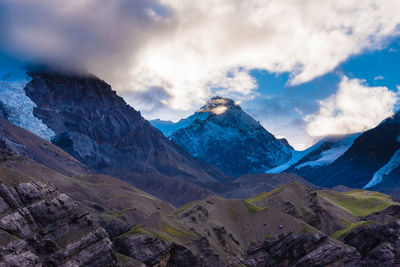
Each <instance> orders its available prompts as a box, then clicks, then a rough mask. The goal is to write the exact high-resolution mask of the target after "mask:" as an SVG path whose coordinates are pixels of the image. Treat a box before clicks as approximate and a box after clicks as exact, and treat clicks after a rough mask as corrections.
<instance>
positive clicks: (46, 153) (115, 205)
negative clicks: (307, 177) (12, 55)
mask: <svg viewBox="0 0 400 267" xmlns="http://www.w3.org/2000/svg"><path fill="white" fill-rule="evenodd" d="M0 122H1V124H0V128H1V131H0V140H1V142H0V143H1V148H0V181H1V183H0V235H1V236H2V239H1V241H0V252H1V254H0V255H2V257H0V264H2V265H5V266H10V265H11V266H15V265H16V264H17V262H16V261H17V258H16V256H18V264H22V265H29V264H31V265H33V264H35V263H36V264H39V263H43V264H45V265H46V264H47V265H51V264H53V265H56V266H62V265H63V264H73V265H74V266H98V265H105V266H116V264H119V265H120V266H154V265H162V266H188V265H192V266H243V265H246V266H269V265H270V266H276V265H279V266H293V265H297V266H324V265H329V264H330V265H334V266H358V265H362V264H364V265H371V264H383V265H384V264H388V263H395V261H396V259H397V258H398V253H397V251H398V249H400V248H398V242H396V240H397V239H398V238H399V237H400V231H399V230H398V229H400V226H399V225H398V224H397V223H396V221H397V220H398V219H400V209H399V208H398V207H399V203H397V202H395V201H393V200H392V199H391V198H390V197H388V196H386V195H384V194H380V193H375V192H369V191H364V190H356V191H349V192H344V193H340V192H336V191H332V190H314V189H312V188H310V187H308V186H305V185H303V184H301V183H289V184H284V185H281V186H280V187H278V188H275V189H272V187H273V186H271V189H272V190H271V191H269V192H262V193H260V194H258V195H256V196H253V197H250V198H247V199H240V198H236V199H224V198H221V197H217V196H215V195H210V196H208V197H206V198H205V199H203V200H197V201H194V202H191V203H188V204H186V205H185V206H182V207H180V208H174V207H173V206H171V205H169V204H168V203H166V202H164V201H162V200H160V199H157V198H156V197H154V196H151V195H149V194H147V193H145V192H143V191H141V190H139V189H137V188H135V187H133V186H131V185H129V184H128V183H126V182H124V181H121V180H119V179H117V178H114V177H110V176H106V175H101V174H91V173H89V171H90V169H89V168H87V167H86V166H85V165H82V164H81V163H79V162H78V161H77V160H76V159H74V158H73V157H72V156H71V155H69V154H68V153H65V152H63V151H62V150H61V149H60V148H58V147H56V146H55V145H53V144H51V143H50V142H48V141H46V140H44V139H41V138H40V137H37V136H35V135H33V134H32V133H30V132H28V131H26V130H24V129H22V128H19V127H17V126H15V125H12V124H11V123H9V122H8V121H5V120H0ZM50 155H53V156H54V158H53V159H52V160H50ZM38 161H40V162H41V163H42V164H40V163H39V162H38ZM251 176H252V175H246V176H243V177H241V178H239V179H238V181H237V183H238V184H239V185H240V186H245V185H246V184H247V181H254V179H252V177H251ZM258 176H259V177H258V179H259V180H258V181H257V183H260V187H264V186H265V187H266V186H267V184H266V183H264V182H263V181H265V180H264V179H266V178H268V179H269V181H270V183H271V184H276V183H279V182H285V181H290V180H291V179H293V177H294V176H295V175H294V174H275V175H274V174H259V175H258ZM297 179H298V181H300V182H301V178H300V177H298V178H297ZM234 182H236V181H234ZM232 183H233V182H232ZM220 184H221V185H224V184H223V183H220ZM228 184H229V183H226V185H227V186H228V187H229V186H230V185H228ZM249 186H250V187H252V186H256V183H253V184H251V183H250V185H249ZM55 188H57V189H55ZM240 190H241V188H240V187H239V188H235V189H233V190H232V191H231V192H236V191H240ZM257 190H259V189H257ZM228 191H229V190H228ZM245 191H246V192H247V190H245ZM104 230H106V232H105V231H104ZM369 251H371V253H369ZM371 255H373V256H371Z"/></svg>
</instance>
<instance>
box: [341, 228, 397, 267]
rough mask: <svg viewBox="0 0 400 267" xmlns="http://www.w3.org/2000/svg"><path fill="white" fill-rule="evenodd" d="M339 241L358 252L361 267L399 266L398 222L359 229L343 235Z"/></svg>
mask: <svg viewBox="0 0 400 267" xmlns="http://www.w3.org/2000/svg"><path fill="white" fill-rule="evenodd" d="M341 240H342V241H343V242H344V243H346V244H348V245H350V246H352V247H355V248H356V249H357V250H358V252H359V253H360V255H361V259H362V261H363V264H364V265H363V266H374V265H375V266H398V265H399V264H400V241H399V240H400V221H395V222H391V223H389V224H387V225H372V226H365V227H359V228H356V229H354V230H352V231H350V232H349V233H347V234H346V235H344V236H343V237H342V238H341Z"/></svg>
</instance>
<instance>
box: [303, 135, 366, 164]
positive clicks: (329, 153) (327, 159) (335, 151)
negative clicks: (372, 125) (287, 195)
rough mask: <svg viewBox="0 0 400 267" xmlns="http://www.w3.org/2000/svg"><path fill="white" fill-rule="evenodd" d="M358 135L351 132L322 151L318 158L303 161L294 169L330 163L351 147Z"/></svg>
mask: <svg viewBox="0 0 400 267" xmlns="http://www.w3.org/2000/svg"><path fill="white" fill-rule="evenodd" d="M359 136H360V134H353V135H350V136H349V137H347V138H344V139H343V140H341V141H339V142H338V143H336V144H335V145H334V146H333V147H331V148H330V149H328V150H325V151H323V152H322V153H321V157H320V158H319V159H317V160H313V161H309V162H304V163H302V164H300V165H298V166H296V169H300V168H303V167H306V166H310V167H318V166H323V165H328V164H331V163H332V162H334V161H335V160H337V159H338V158H339V157H341V156H342V155H343V154H344V153H345V152H346V151H347V150H348V149H349V148H350V147H351V145H352V144H353V142H354V140H355V139H356V138H357V137H359Z"/></svg>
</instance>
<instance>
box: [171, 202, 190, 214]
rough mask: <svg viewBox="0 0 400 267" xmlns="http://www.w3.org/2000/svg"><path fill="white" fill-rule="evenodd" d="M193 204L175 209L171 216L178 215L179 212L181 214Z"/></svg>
mask: <svg viewBox="0 0 400 267" xmlns="http://www.w3.org/2000/svg"><path fill="white" fill-rule="evenodd" d="M193 204H194V203H193V202H190V203H187V204H185V205H183V206H182V207H180V208H179V209H176V210H175V211H174V212H173V213H172V215H176V214H178V213H180V212H182V211H184V210H187V209H188V208H190V207H191V206H193Z"/></svg>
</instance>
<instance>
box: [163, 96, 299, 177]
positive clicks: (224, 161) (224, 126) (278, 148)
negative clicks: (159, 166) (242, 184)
mask: <svg viewBox="0 0 400 267" xmlns="http://www.w3.org/2000/svg"><path fill="white" fill-rule="evenodd" d="M155 125H156V126H157V123H156V122H155ZM158 125H160V123H159V124H158ZM176 125H177V128H176V129H175V131H173V132H172V133H171V134H170V138H171V140H173V141H174V142H176V143H177V144H179V145H180V146H181V147H182V148H184V149H185V150H186V151H188V152H189V153H190V154H191V155H193V156H194V157H196V158H199V159H202V160H204V161H206V162H209V163H211V164H215V165H216V166H217V167H219V168H220V169H221V170H223V171H225V172H226V173H228V174H230V175H233V176H240V175H243V174H246V173H255V172H263V171H265V170H268V169H270V168H273V167H275V166H277V165H280V164H282V163H284V162H286V161H287V160H288V159H289V158H290V156H291V149H290V148H289V146H288V145H287V144H284V143H283V142H281V141H280V140H278V139H276V138H275V137H274V136H273V135H272V134H271V133H269V132H268V131H267V130H265V129H264V127H262V126H261V124H260V123H259V122H257V121H256V120H254V119H253V118H252V117H251V116H249V115H248V114H247V113H245V112H244V111H243V110H242V109H241V108H240V106H239V105H238V104H236V103H235V102H234V101H233V100H231V99H228V98H222V97H213V98H212V99H211V100H210V101H208V102H207V104H206V105H205V106H203V107H202V108H201V109H200V110H198V111H197V112H196V113H195V114H193V115H192V116H190V117H188V118H186V119H184V120H182V121H180V122H178V123H177V124H176ZM164 128H165V126H164V127H160V129H161V130H163V129H164ZM170 128H171V126H169V128H168V129H167V131H166V133H167V132H171V130H170Z"/></svg>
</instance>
